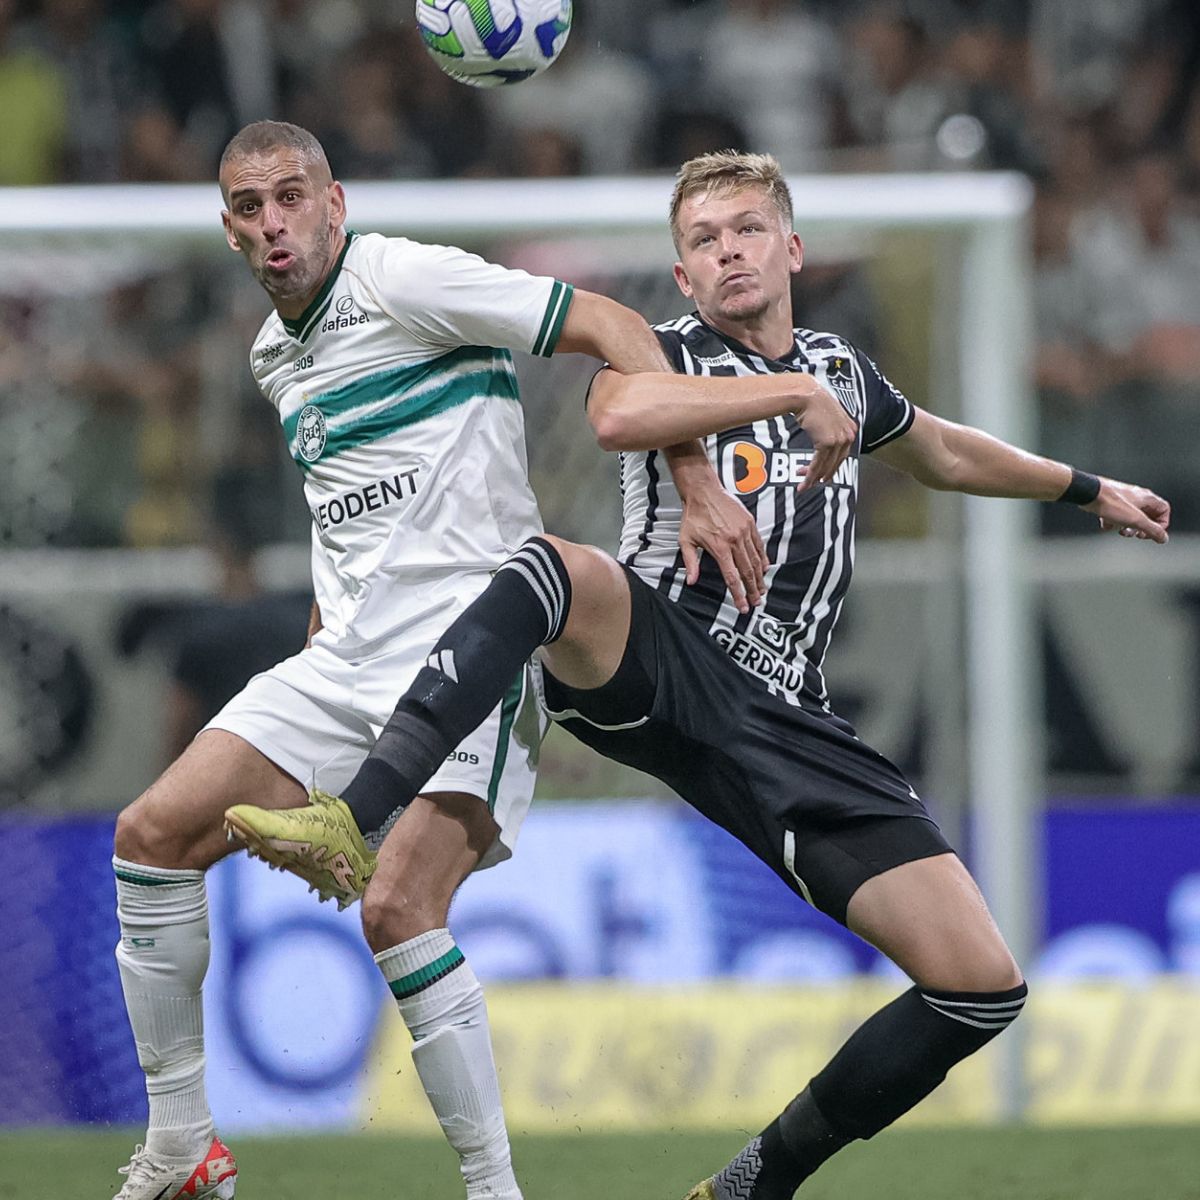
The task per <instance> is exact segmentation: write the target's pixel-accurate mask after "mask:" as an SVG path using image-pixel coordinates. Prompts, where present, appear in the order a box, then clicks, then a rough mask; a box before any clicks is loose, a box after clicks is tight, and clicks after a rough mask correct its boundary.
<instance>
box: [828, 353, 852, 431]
mask: <svg viewBox="0 0 1200 1200" xmlns="http://www.w3.org/2000/svg"><path fill="white" fill-rule="evenodd" d="M825 385H826V386H827V387H828V388H829V390H830V391H831V392H832V393H833V394H834V395H835V396H836V397H837V398H838V403H839V404H840V405H841V406H842V407H843V408H844V409H845V410H846V415H847V416H848V417H853V418H854V419H855V420H856V421H857V420H858V389H857V388H856V387H855V386H854V368H853V367H852V366H851V364H850V360H849V359H848V358H847V357H845V356H844V355H841V354H837V355H834V357H832V358H830V359H828V360H827V361H826V363H825Z"/></svg>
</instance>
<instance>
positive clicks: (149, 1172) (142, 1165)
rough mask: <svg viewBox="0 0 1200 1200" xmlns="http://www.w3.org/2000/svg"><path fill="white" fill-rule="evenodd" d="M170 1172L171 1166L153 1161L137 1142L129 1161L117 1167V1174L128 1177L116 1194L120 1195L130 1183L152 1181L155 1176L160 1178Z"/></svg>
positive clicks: (143, 1147)
mask: <svg viewBox="0 0 1200 1200" xmlns="http://www.w3.org/2000/svg"><path fill="white" fill-rule="evenodd" d="M170 1173H171V1168H170V1167H167V1166H164V1165H163V1164H162V1163H159V1162H155V1161H154V1159H153V1158H152V1157H151V1155H150V1151H149V1150H147V1149H146V1147H145V1146H143V1145H142V1144H141V1143H140V1142H139V1143H138V1145H137V1147H136V1148H135V1149H134V1151H133V1157H132V1158H130V1160H129V1162H127V1163H126V1164H125V1166H123V1167H118V1168H117V1174H118V1175H127V1176H128V1177H129V1178H128V1180H127V1182H126V1183H125V1184H124V1185H123V1186H122V1188H121V1191H120V1192H118V1193H117V1195H118V1197H119V1196H120V1195H122V1194H123V1193H124V1191H125V1189H126V1188H128V1187H129V1186H130V1185H131V1184H139V1183H153V1182H154V1180H155V1179H156V1178H161V1177H162V1176H163V1175H169V1174H170Z"/></svg>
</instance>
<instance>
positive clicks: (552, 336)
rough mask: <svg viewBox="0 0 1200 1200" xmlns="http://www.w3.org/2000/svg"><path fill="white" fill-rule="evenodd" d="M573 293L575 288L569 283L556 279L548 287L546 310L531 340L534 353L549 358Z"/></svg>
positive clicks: (560, 332) (559, 333) (565, 317)
mask: <svg viewBox="0 0 1200 1200" xmlns="http://www.w3.org/2000/svg"><path fill="white" fill-rule="evenodd" d="M574 295H575V289H574V288H573V287H572V286H571V285H570V284H569V283H560V282H559V280H557V279H556V280H555V281H554V286H553V287H551V289H550V299H549V300H548V301H547V302H546V312H545V314H544V315H543V316H542V327H541V328H540V329H539V330H538V335H537V337H536V338H534V341H533V353H534V354H538V355H541V356H542V357H543V358H549V357H550V355H552V354H553V353H554V347H555V346H557V345H558V339H559V336H560V335H561V334H562V327H563V322H564V321H565V320H566V319H567V310H568V309H569V308H570V307H571V298H572V297H573V296H574Z"/></svg>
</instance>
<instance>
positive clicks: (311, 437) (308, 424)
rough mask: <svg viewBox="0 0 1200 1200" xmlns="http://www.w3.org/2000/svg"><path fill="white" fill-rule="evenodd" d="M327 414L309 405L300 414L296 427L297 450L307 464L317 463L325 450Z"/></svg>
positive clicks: (313, 405)
mask: <svg viewBox="0 0 1200 1200" xmlns="http://www.w3.org/2000/svg"><path fill="white" fill-rule="evenodd" d="M325 437H326V431H325V414H324V413H323V412H322V411H321V410H320V409H319V408H317V406H316V405H315V404H308V405H305V407H304V408H303V409H302V410H301V412H300V420H299V422H298V423H297V425H296V449H297V450H298V451H299V453H300V457H301V458H302V459H304V461H305V462H316V461H317V459H318V458H320V457H321V452H322V451H323V450H324V449H325Z"/></svg>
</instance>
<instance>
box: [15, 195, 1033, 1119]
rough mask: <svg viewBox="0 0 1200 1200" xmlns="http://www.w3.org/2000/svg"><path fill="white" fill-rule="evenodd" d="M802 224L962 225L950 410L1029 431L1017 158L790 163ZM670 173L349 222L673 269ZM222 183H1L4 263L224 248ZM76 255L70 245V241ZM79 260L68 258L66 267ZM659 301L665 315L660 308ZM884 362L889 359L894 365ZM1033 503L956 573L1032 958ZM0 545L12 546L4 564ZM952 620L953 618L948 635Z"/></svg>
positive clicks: (975, 742) (996, 905)
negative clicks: (878, 165) (927, 167)
mask: <svg viewBox="0 0 1200 1200" xmlns="http://www.w3.org/2000/svg"><path fill="white" fill-rule="evenodd" d="M789 182H790V184H791V187H792V192H793V197H794V201H795V223H796V228H797V229H798V230H799V231H800V233H801V235H802V236H803V237H804V238H805V239H806V241H808V242H809V244H810V246H811V247H818V246H819V245H820V242H821V239H822V237H824V236H827V235H835V236H838V237H842V238H845V237H851V238H854V237H859V236H861V237H869V236H875V235H879V234H885V233H889V232H891V231H896V230H905V231H908V230H912V231H921V232H929V233H936V234H939V235H942V234H945V235H949V236H950V238H951V239H952V240H953V242H954V244H955V253H954V256H953V264H954V265H953V267H952V268H951V274H952V275H953V276H954V278H953V287H954V289H955V300H956V304H957V309H958V311H957V320H956V321H955V322H954V324H953V330H952V331H951V330H942V331H940V333H938V334H937V335H936V336H939V337H941V338H952V339H953V341H954V343H955V344H954V359H955V363H956V370H955V372H954V373H953V379H952V381H948V382H949V386H953V387H954V388H955V389H956V390H957V393H958V396H957V402H956V407H955V409H954V411H956V412H957V413H958V414H960V415H961V417H962V419H963V420H965V421H966V422H967V423H969V424H973V425H978V426H980V427H981V428H984V429H986V430H988V431H989V432H991V433H993V434H995V435H997V436H999V437H1001V438H1004V439H1005V440H1009V441H1014V442H1016V443H1018V444H1021V445H1025V446H1029V445H1030V444H1031V434H1032V433H1033V429H1034V410H1033V404H1032V398H1031V392H1030V381H1029V363H1030V354H1031V341H1032V339H1031V272H1030V262H1029V249H1028V237H1027V230H1026V220H1027V215H1028V210H1029V205H1030V200H1031V188H1030V186H1029V184H1028V181H1026V180H1025V179H1024V178H1023V177H1021V176H1017V175H1013V174H1005V173H980V174H940V175H915V174H886V175H839V176H819V175H817V176H805V177H795V178H792V179H791V180H790V181H789ZM671 187H672V181H671V180H670V179H669V178H664V177H638V178H604V177H601V178H584V179H569V180H511V181H510V180H467V181H454V182H400V183H386V182H366V181H362V182H351V183H348V184H347V196H348V208H349V224H350V225H351V227H353V228H356V229H360V230H364V231H366V230H371V231H379V232H384V233H400V234H405V235H408V236H412V237H414V238H417V239H421V240H444V241H450V242H456V243H460V244H464V245H466V246H468V247H470V248H475V247H476V246H478V245H480V244H481V243H482V244H488V245H493V246H494V245H495V244H497V242H503V241H504V240H505V239H531V238H546V239H556V238H577V237H583V238H588V239H592V240H593V241H594V243H595V245H596V246H597V247H600V253H601V254H603V255H611V256H612V257H613V258H614V259H621V258H624V259H626V260H627V259H629V258H631V257H636V258H637V259H638V260H639V261H641V262H642V263H643V264H644V265H645V266H646V267H647V268H653V269H658V268H662V269H663V271H664V274H665V273H666V271H667V269H668V268H669V265H670V263H671V262H672V261H673V258H674V253H673V249H672V246H671V242H670V238H669V234H668V231H667V226H666V216H667V207H668V201H669V197H670V192H671ZM220 208H221V197H220V193H219V191H218V190H217V188H216V187H215V186H214V185H211V184H196V185H166V184H163V185H157V184H155V185H128V186H127V185H97V186H74V187H58V188H8V189H0V272H7V271H9V270H10V269H11V267H12V264H13V263H14V262H16V261H17V260H18V259H19V258H20V257H21V256H22V254H23V253H25V251H26V250H27V248H28V247H29V246H30V245H32V244H41V245H43V246H47V245H50V246H54V247H56V248H57V249H58V250H59V251H60V252H61V251H62V250H64V249H66V250H68V251H69V250H70V249H71V248H72V247H73V246H87V245H88V244H91V243H108V244H110V245H112V244H116V245H128V246H130V248H131V250H133V248H134V247H135V246H136V248H137V251H136V252H144V251H151V252H153V250H154V248H156V247H161V246H163V245H164V244H171V245H179V246H182V245H187V246H204V247H208V248H210V249H216V250H219V249H220V234H219V221H220ZM58 261H59V262H60V263H62V262H66V263H68V264H69V262H70V254H67V255H66V256H65V258H64V257H60V258H59V260H58ZM67 269H69V267H68V268H67ZM646 315H647V316H648V317H650V318H651V319H654V318H655V316H656V314H655V313H654V312H647V313H646ZM886 365H887V364H886V363H885V364H884V366H885V369H886ZM1034 519H1035V518H1034V514H1033V506H1032V505H1028V504H1021V503H1017V502H1008V501H996V500H980V499H972V498H968V499H967V500H966V501H965V503H964V507H963V510H962V525H961V529H962V536H961V559H960V563H959V566H960V569H961V574H959V575H958V576H957V578H956V580H955V582H956V584H957V585H959V586H961V597H962V625H963V629H964V645H963V656H964V660H965V673H966V674H965V692H966V696H967V700H968V713H967V719H966V723H965V727H966V729H967V737H966V742H967V751H968V753H967V777H968V780H969V792H970V809H971V812H972V814H973V825H972V839H971V840H972V846H973V855H972V861H973V864H974V867H975V869H976V871H977V874H978V877H979V879H980V883H981V886H982V888H983V890H984V892H985V894H986V896H987V898H988V901H989V903H990V905H991V907H992V911H993V912H994V913H995V915H996V919H997V921H998V923H999V925H1000V927H1001V929H1002V930H1003V932H1004V933H1005V935H1006V937H1007V938H1008V940H1009V942H1010V944H1011V946H1012V948H1013V951H1014V953H1015V954H1016V955H1017V957H1018V959H1019V960H1020V961H1022V962H1028V961H1029V959H1030V955H1031V952H1032V950H1033V949H1034V940H1035V936H1036V934H1035V931H1036V927H1037V911H1038V909H1037V905H1038V904H1039V902H1040V897H1041V881H1040V879H1039V873H1040V854H1039V847H1038V838H1037V834H1036V830H1037V812H1038V810H1039V808H1040V805H1041V797H1040V795H1039V792H1040V790H1041V789H1042V787H1043V784H1044V778H1043V776H1044V768H1043V759H1042V746H1041V740H1040V736H1039V729H1038V726H1039V714H1040V713H1041V711H1042V708H1041V704H1040V685H1039V680H1038V667H1037V655H1036V653H1035V645H1034V632H1033V628H1034V627H1033V621H1032V602H1031V585H1030V580H1029V577H1028V572H1027V566H1026V557H1027V556H1026V553H1025V552H1026V549H1027V546H1028V544H1029V542H1030V540H1031V537H1032V533H1033V530H1032V523H1033V521H1034ZM2 561H3V551H2V550H0V563H2ZM947 636H949V634H948V635H947ZM1004 1042H1005V1044H1006V1045H1007V1046H1008V1047H1009V1050H1008V1051H1007V1052H1006V1053H1005V1064H1006V1065H1005V1068H1004V1072H1005V1076H1006V1078H1005V1081H1004V1083H1003V1085H1002V1096H1003V1102H1002V1106H1003V1110H1004V1113H1005V1115H1007V1116H1010V1117H1011V1116H1016V1115H1018V1114H1019V1113H1020V1111H1021V1108H1022V1094H1023V1093H1022V1086H1021V1073H1020V1062H1021V1054H1020V1039H1019V1038H1018V1037H1014V1036H1013V1034H1012V1033H1010V1034H1009V1036H1008V1038H1006V1039H1004Z"/></svg>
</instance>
